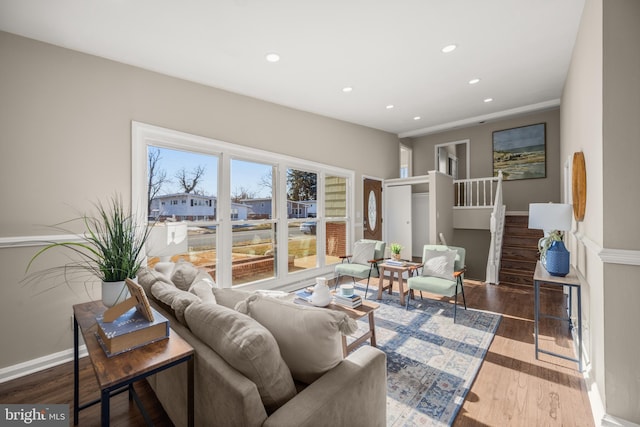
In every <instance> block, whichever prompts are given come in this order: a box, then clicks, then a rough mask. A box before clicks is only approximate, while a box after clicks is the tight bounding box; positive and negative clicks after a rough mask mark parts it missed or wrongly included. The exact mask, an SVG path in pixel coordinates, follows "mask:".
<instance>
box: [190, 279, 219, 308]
mask: <svg viewBox="0 0 640 427" xmlns="http://www.w3.org/2000/svg"><path fill="white" fill-rule="evenodd" d="M189 292H191V293H192V294H194V295H196V296H198V298H200V299H201V300H202V301H204V302H210V303H214V304H215V303H216V297H215V296H214V295H213V289H212V288H211V284H210V282H209V281H207V280H197V279H196V281H195V282H193V284H192V285H191V287H190V288H189Z"/></svg>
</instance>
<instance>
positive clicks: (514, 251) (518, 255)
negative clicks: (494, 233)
mask: <svg viewBox="0 0 640 427" xmlns="http://www.w3.org/2000/svg"><path fill="white" fill-rule="evenodd" d="M502 258H503V259H505V258H507V259H512V260H514V259H515V260H522V261H531V260H537V259H538V249H537V248H530V247H522V246H510V245H505V246H503V247H502Z"/></svg>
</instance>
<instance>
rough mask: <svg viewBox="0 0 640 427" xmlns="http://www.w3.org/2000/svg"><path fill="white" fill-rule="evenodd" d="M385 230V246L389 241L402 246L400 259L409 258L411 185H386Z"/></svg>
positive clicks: (410, 243)
mask: <svg viewBox="0 0 640 427" xmlns="http://www.w3.org/2000/svg"><path fill="white" fill-rule="evenodd" d="M384 197H385V200H384V202H385V221H384V223H385V230H386V232H387V234H386V237H385V239H386V242H387V247H389V245H390V244H391V243H399V244H400V245H401V246H402V252H400V256H401V257H402V259H408V260H410V259H411V252H412V249H413V247H412V229H411V227H412V225H411V186H410V185H399V186H393V187H387V189H386V191H385V196H384Z"/></svg>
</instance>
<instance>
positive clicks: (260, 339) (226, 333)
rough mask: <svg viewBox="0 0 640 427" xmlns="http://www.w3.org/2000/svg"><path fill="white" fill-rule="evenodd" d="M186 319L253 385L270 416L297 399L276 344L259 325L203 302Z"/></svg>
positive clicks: (215, 305)
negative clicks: (294, 398)
mask: <svg viewBox="0 0 640 427" xmlns="http://www.w3.org/2000/svg"><path fill="white" fill-rule="evenodd" d="M185 319H186V321H187V325H188V326H189V329H191V331H192V332H193V334H194V335H196V336H197V337H198V338H200V339H201V340H202V341H203V342H204V343H205V344H207V345H208V346H209V347H211V349H213V350H214V351H215V352H216V353H218V354H219V355H220V356H221V357H222V358H223V359H224V360H225V361H226V362H227V363H228V364H230V365H231V366H233V367H234V368H235V369H237V370H238V371H240V372H241V373H242V374H243V375H245V376H246V377H247V378H249V379H250V380H251V381H253V383H254V384H255V385H256V386H257V388H258V392H259V393H260V397H261V399H262V403H263V404H264V407H265V409H266V411H267V413H269V414H271V413H272V412H274V411H275V410H276V409H278V408H279V407H280V406H282V405H283V404H285V403H286V402H287V401H289V400H290V399H291V398H292V397H293V396H295V395H296V388H295V385H294V383H293V378H292V377H291V372H289V369H288V368H287V365H286V364H285V362H284V360H283V359H282V357H281V356H280V350H279V349H278V344H277V343H276V340H275V339H274V337H273V335H271V333H270V332H269V331H268V330H267V329H266V328H265V327H263V326H262V325H260V324H259V323H258V322H256V321H255V320H253V319H251V318H250V317H249V316H246V315H244V314H242V313H239V312H237V311H235V310H233V309H230V308H227V307H224V306H222V305H218V304H210V303H204V302H203V303H195V304H191V305H189V307H188V308H187V309H186V311H185ZM214 386H215V385H214Z"/></svg>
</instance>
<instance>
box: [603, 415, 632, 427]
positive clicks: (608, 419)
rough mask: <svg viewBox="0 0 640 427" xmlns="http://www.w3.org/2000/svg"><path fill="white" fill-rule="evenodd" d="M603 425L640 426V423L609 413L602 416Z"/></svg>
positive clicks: (614, 426) (610, 426)
mask: <svg viewBox="0 0 640 427" xmlns="http://www.w3.org/2000/svg"><path fill="white" fill-rule="evenodd" d="M601 425H602V426H603V427H640V424H636V423H632V422H631V421H627V420H623V419H620V418H616V417H614V416H611V415H609V414H605V415H604V417H602V421H601Z"/></svg>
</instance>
